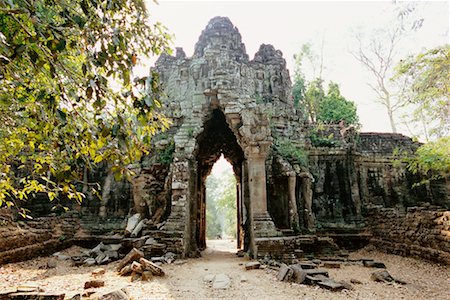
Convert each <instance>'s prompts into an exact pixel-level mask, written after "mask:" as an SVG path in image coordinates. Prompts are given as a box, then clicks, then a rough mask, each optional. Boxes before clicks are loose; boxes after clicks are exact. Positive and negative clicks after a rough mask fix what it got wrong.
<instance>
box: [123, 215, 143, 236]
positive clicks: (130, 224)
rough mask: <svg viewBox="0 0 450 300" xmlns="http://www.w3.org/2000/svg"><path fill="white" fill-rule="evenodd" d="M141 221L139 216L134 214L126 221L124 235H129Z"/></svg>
mask: <svg viewBox="0 0 450 300" xmlns="http://www.w3.org/2000/svg"><path fill="white" fill-rule="evenodd" d="M140 221H141V214H139V213H138V214H134V215H132V216H131V217H129V218H128V220H127V227H126V228H125V235H130V234H131V233H132V232H133V230H134V228H135V227H136V226H137V224H138V223H139V222H140Z"/></svg>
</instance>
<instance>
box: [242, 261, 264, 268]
mask: <svg viewBox="0 0 450 300" xmlns="http://www.w3.org/2000/svg"><path fill="white" fill-rule="evenodd" d="M260 267H261V264H260V263H259V262H257V261H251V262H248V263H246V264H245V269H246V270H254V269H259V268H260Z"/></svg>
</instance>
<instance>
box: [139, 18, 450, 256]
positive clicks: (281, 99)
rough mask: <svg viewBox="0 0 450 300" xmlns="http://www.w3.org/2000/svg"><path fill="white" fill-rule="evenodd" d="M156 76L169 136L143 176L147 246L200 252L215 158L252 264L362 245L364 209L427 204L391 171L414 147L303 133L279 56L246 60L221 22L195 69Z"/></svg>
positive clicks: (209, 32) (165, 60) (398, 140)
mask: <svg viewBox="0 0 450 300" xmlns="http://www.w3.org/2000/svg"><path fill="white" fill-rule="evenodd" d="M152 74H153V76H159V79H160V82H161V84H162V86H163V89H164V97H163V101H162V103H163V113H164V114H165V116H166V117H167V118H168V119H169V120H170V121H171V126H170V129H169V130H168V131H167V132H164V133H162V134H160V135H158V136H157V137H156V138H155V139H154V149H155V151H154V153H153V155H151V156H149V157H148V158H147V159H146V160H144V162H143V163H142V164H141V169H140V173H139V174H138V176H137V177H136V178H135V180H134V183H133V185H134V188H133V195H134V199H133V200H134V208H135V210H136V211H138V212H141V213H143V214H145V215H147V217H149V218H150V219H151V220H152V221H153V222H154V224H162V225H161V226H160V227H158V228H159V230H158V232H153V235H155V236H157V237H158V238H159V239H160V240H161V242H163V243H164V244H165V245H167V248H166V251H173V252H176V253H179V254H181V255H186V256H195V255H197V253H198V251H199V250H202V249H204V248H205V247H206V240H205V239H206V238H205V235H206V234H205V233H206V230H205V229H206V224H205V214H206V209H205V179H206V177H207V176H208V174H209V173H210V171H211V168H212V166H213V164H214V162H215V161H216V160H217V159H218V158H219V157H220V155H221V154H223V155H224V156H225V158H226V159H227V160H228V161H229V162H230V163H231V165H232V166H233V169H234V173H235V176H236V179H237V186H236V198H237V200H236V201H237V216H238V227H239V228H238V237H237V239H238V243H237V244H238V247H239V248H243V249H244V250H245V251H249V252H251V253H252V254H254V255H257V256H263V255H269V256H275V257H277V258H280V257H282V256H283V255H287V254H288V255H295V254H296V253H297V254H298V253H300V252H301V251H302V250H301V248H302V249H306V248H308V247H309V248H311V244H314V243H319V244H320V243H322V246H321V249H322V250H323V249H325V250H326V249H330V247H331V248H332V247H334V246H335V244H334V242H333V239H331V238H330V237H331V236H334V237H336V236H339V234H342V233H346V234H356V235H357V234H361V233H364V230H365V223H364V214H365V212H366V211H367V209H368V207H372V206H373V205H380V206H382V207H403V208H402V209H405V208H406V207H408V206H411V204H414V203H417V202H418V201H419V200H421V201H424V200H427V201H429V200H430V198H429V195H428V194H427V192H426V191H424V190H414V191H412V189H411V186H412V184H413V182H414V180H413V179H414V178H412V177H411V175H410V174H408V173H406V171H405V169H404V168H402V167H401V166H400V167H399V166H395V165H394V164H393V162H392V152H393V149H394V148H398V149H404V150H406V151H412V150H414V149H415V147H417V145H416V144H414V143H413V142H412V141H411V139H409V138H407V137H404V136H402V135H399V134H374V133H359V134H358V133H356V132H355V130H354V129H353V128H351V127H349V128H345V127H342V126H341V127H340V126H339V125H330V126H326V128H319V127H317V126H315V125H311V124H308V123H307V121H306V120H305V119H304V118H303V116H302V114H301V110H300V109H296V108H295V107H294V104H293V99H292V97H291V81H290V77H289V72H288V70H287V69H286V62H285V60H284V58H283V57H282V53H281V52H280V51H279V50H276V49H275V48H274V47H273V46H271V45H265V44H263V45H261V46H260V48H259V50H258V52H257V53H256V54H255V56H254V58H253V59H252V60H250V59H249V57H248V55H247V53H246V51H245V46H244V44H243V43H242V40H241V35H240V34H239V31H238V29H237V28H236V27H234V25H233V24H232V23H231V22H230V20H229V19H228V18H225V17H215V18H213V19H212V20H211V21H210V22H209V24H208V25H207V27H206V28H205V29H204V30H203V32H202V33H201V35H200V38H199V40H198V42H197V43H196V45H195V51H194V54H193V56H192V57H186V55H185V53H184V51H183V50H182V49H181V48H177V50H176V55H175V56H169V55H162V56H161V57H160V58H159V59H158V61H157V62H156V66H155V68H154V69H153V70H152ZM356 137H357V138H356ZM158 158H160V159H158ZM446 197H447V196H445V197H444V198H443V200H442V201H441V202H442V203H441V204H448V198H446ZM302 234H303V235H302ZM302 243H306V244H307V245H306V246H304V245H303V244H302ZM308 245H309V246H308ZM299 251H300V252H299Z"/></svg>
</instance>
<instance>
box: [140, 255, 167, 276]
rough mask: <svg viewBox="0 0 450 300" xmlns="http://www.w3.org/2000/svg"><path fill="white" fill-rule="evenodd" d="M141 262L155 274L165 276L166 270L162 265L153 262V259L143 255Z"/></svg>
mask: <svg viewBox="0 0 450 300" xmlns="http://www.w3.org/2000/svg"><path fill="white" fill-rule="evenodd" d="M139 262H140V263H141V264H142V265H143V266H144V269H145V270H148V271H151V272H152V274H153V275H156V276H164V275H165V274H164V270H163V268H161V267H160V266H158V265H156V264H154V263H152V262H151V261H149V260H147V259H145V258H143V257H141V258H140V259H139Z"/></svg>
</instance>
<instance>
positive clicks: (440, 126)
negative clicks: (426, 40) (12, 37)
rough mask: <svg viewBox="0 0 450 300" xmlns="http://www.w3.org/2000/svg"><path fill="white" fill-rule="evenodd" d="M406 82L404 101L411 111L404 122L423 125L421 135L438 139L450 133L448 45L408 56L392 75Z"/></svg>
mask: <svg viewBox="0 0 450 300" xmlns="http://www.w3.org/2000/svg"><path fill="white" fill-rule="evenodd" d="M394 79H395V80H396V81H397V82H398V81H400V82H402V83H405V90H407V91H408V92H407V93H404V94H403V97H404V101H405V102H406V103H408V104H409V105H410V106H412V109H413V113H412V114H411V113H409V114H408V115H407V119H406V121H407V122H408V123H410V124H413V125H415V126H413V127H416V128H423V131H422V132H421V133H423V135H424V136H425V138H426V139H427V140H428V139H429V138H440V137H445V136H448V135H449V134H450V46H449V45H445V46H442V47H437V48H435V49H432V50H429V51H426V52H423V53H420V54H418V55H417V56H410V57H408V58H407V59H405V60H402V61H401V62H400V63H399V64H398V66H397V74H396V76H395V78H394Z"/></svg>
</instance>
